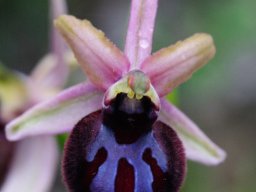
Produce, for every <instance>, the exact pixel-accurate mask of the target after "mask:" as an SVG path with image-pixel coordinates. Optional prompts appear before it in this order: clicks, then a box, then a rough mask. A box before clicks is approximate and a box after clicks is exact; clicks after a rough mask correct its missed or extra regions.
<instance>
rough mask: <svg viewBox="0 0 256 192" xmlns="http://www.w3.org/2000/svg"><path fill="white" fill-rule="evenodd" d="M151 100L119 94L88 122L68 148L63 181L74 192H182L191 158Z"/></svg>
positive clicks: (80, 125) (85, 120)
mask: <svg viewBox="0 0 256 192" xmlns="http://www.w3.org/2000/svg"><path fill="white" fill-rule="evenodd" d="M156 119H157V115H156V112H155V111H154V106H153V104H152V103H151V101H150V99H149V98H147V97H143V98H142V99H141V100H136V99H129V98H128V97H127V96H126V95H125V94H119V95H118V96H117V97H116V98H115V99H114V100H113V101H112V103H111V104H110V106H109V107H108V108H106V109H103V110H102V111H98V112H95V113H92V114H90V115H88V116H86V117H85V118H83V119H82V120H81V121H80V122H79V123H78V124H77V125H76V126H75V128H74V129H73V131H72V133H71V135H70V137H69V139H68V141H67V143H66V147H65V154H64V160H63V175H64V180H65V183H66V186H67V188H68V189H69V191H73V192H177V191H178V190H179V188H180V186H181V184H182V182H183V179H184V175H185V167H186V162H185V155H184V149H183V146H182V143H181V141H180V140H179V139H178V137H177V135H176V133H175V132H174V131H173V130H172V129H171V128H170V127H168V126H167V125H165V124H163V123H162V122H159V121H156Z"/></svg>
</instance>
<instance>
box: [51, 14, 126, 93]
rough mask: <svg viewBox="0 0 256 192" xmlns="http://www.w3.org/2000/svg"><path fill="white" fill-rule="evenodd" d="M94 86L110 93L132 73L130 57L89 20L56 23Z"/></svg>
mask: <svg viewBox="0 0 256 192" xmlns="http://www.w3.org/2000/svg"><path fill="white" fill-rule="evenodd" d="M55 25H56V27H57V28H58V29H59V31H60V32H61V34H62V35H63V37H64V38H65V40H66V41H67V43H68V44H69V46H70V47H71V49H72V50H73V52H74V54H75V56H76V58H77V60H78V63H80V64H81V66H82V68H83V70H84V71H85V73H86V75H87V76H88V78H89V79H90V81H91V82H92V83H94V84H95V85H96V86H98V87H99V88H103V89H104V90H106V89H107V88H108V87H109V86H110V85H111V84H113V83H114V82H116V81H117V80H118V79H119V78H121V76H122V75H123V74H124V73H126V72H127V71H128V69H129V61H128V59H127V58H126V56H125V55H124V54H123V53H122V52H121V51H120V50H119V49H118V48H117V47H116V46H115V45H114V44H113V43H111V42H110V41H109V40H108V39H107V38H106V37H105V35H104V33H103V32H102V31H99V30H97V29H96V28H94V27H93V26H92V24H91V23H90V22H89V21H87V20H83V21H82V20H79V19H76V18H75V17H73V16H67V15H63V16H61V17H59V18H58V19H57V20H56V21H55Z"/></svg>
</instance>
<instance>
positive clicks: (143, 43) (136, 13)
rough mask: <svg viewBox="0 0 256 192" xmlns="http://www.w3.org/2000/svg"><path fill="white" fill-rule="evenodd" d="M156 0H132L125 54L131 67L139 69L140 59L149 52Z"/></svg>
mask: <svg viewBox="0 0 256 192" xmlns="http://www.w3.org/2000/svg"><path fill="white" fill-rule="evenodd" d="M157 2H158V0H133V1H132V5H131V13H130V22H129V28H128V32H127V36H126V43H125V54H126V55H127V56H128V58H129V60H130V62H131V69H139V68H140V64H141V63H142V61H143V60H144V59H145V58H146V57H148V56H149V55H150V54H151V49H152V36H153V31H154V24H155V16H156V10H157Z"/></svg>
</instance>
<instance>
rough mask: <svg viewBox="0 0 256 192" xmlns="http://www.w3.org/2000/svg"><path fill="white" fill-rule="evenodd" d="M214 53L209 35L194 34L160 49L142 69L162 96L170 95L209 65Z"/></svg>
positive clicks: (144, 63)
mask: <svg viewBox="0 0 256 192" xmlns="http://www.w3.org/2000/svg"><path fill="white" fill-rule="evenodd" d="M214 54H215V46H214V43H213V39H212V37H211V36H210V35H208V34H203V33H201V34H195V35H193V36H192V37H190V38H188V39H186V40H184V41H181V42H178V43H176V44H175V45H172V46H169V47H167V48H164V49H161V50H160V51H158V52H156V53H154V54H153V55H152V56H151V57H149V58H148V59H146V60H145V61H144V62H143V64H142V66H141V69H142V71H144V72H145V73H146V74H148V75H149V77H150V79H151V83H152V84H153V86H154V87H155V89H156V91H157V92H158V94H159V95H160V96H164V95H166V94H167V93H169V92H170V91H171V90H172V89H173V88H175V87H177V86H178V85H180V84H181V83H183V82H184V81H186V80H187V79H188V78H190V77H191V76H192V74H193V73H194V72H195V71H196V70H198V69H199V68H200V67H202V66H203V65H204V64H206V63H207V62H208V61H209V60H210V59H211V58H212V57H213V56H214Z"/></svg>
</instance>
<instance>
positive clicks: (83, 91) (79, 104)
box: [6, 83, 103, 141]
mask: <svg viewBox="0 0 256 192" xmlns="http://www.w3.org/2000/svg"><path fill="white" fill-rule="evenodd" d="M102 98H103V93H102V92H101V91H100V90H99V89H98V88H96V87H95V86H93V85H91V83H82V84H78V85H75V86H73V87H71V88H69V89H66V90H65V91H63V92H60V93H59V94H58V95H57V96H56V97H54V98H51V99H49V100H47V101H44V102H42V103H40V104H38V105H35V106H34V107H32V108H31V109H29V110H27V111H26V112H25V113H24V114H22V115H21V116H19V117H18V118H16V119H14V120H12V121H11V122H10V123H8V124H7V126H6V136H7V139H9V140H12V141H15V140H20V139H22V138H25V137H28V136H36V135H53V134H57V133H64V132H68V131H70V130H72V128H73V127H74V125H75V124H76V123H77V122H78V121H79V120H80V119H81V118H83V117H84V116H86V115H88V114H90V113H92V112H94V111H97V110H98V109H100V108H101V107H102Z"/></svg>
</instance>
